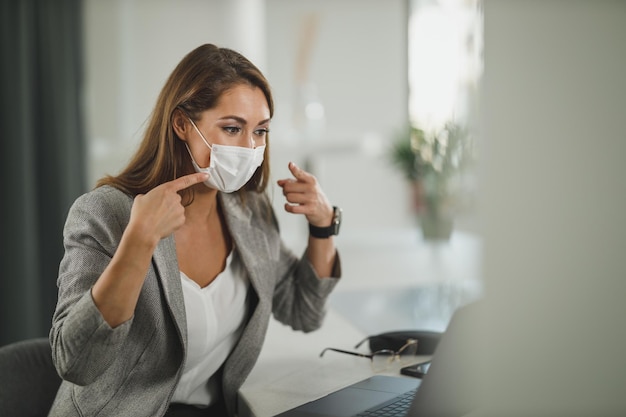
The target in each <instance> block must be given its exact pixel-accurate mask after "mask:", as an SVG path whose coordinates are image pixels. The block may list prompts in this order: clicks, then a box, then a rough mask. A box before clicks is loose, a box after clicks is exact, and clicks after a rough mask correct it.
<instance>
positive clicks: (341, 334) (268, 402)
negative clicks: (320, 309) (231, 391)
mask: <svg viewBox="0 0 626 417" xmlns="http://www.w3.org/2000/svg"><path fill="white" fill-rule="evenodd" d="M365 337H366V335H365V334H363V333H362V332H361V331H360V330H358V329H357V328H356V327H355V326H353V325H352V324H351V323H350V322H348V321H347V320H346V319H344V318H343V317H342V316H341V315H340V314H338V313H337V312H335V311H334V310H329V311H328V314H327V316H326V320H325V322H324V325H323V326H322V328H320V329H319V330H316V331H314V332H311V333H306V334H305V333H302V332H295V331H293V330H291V328H289V327H287V326H284V325H282V324H280V323H278V322H276V321H275V320H272V321H271V322H270V326H269V330H268V334H267V338H266V342H265V344H264V345H263V349H262V350H261V355H260V357H259V360H258V362H257V365H256V366H255V368H254V369H253V370H252V373H251V374H250V376H249V377H248V379H247V380H246V382H245V383H244V385H243V386H242V388H241V389H240V391H239V415H240V416H241V417H271V416H274V415H276V414H278V413H281V412H283V411H286V410H288V409H290V408H293V407H296V406H298V405H300V404H304V403H307V402H310V401H313V400H315V399H318V398H321V397H323V396H325V395H327V394H329V393H331V392H333V391H335V390H337V389H339V388H342V387H345V386H347V385H350V384H352V383H354V382H357V381H360V380H362V379H365V378H367V377H369V376H371V375H374V371H373V370H372V367H371V364H370V362H369V361H368V360H367V359H366V358H360V357H357V356H351V355H346V354H341V353H335V352H327V353H325V354H324V357H322V358H320V357H319V354H320V352H321V351H322V350H323V349H324V348H326V347H336V348H340V349H346V350H355V349H354V345H356V344H357V343H358V342H360V341H361V340H362V339H364V338H365ZM364 345H366V344H364ZM358 351H362V352H367V348H366V347H365V349H364V346H361V348H360V349H358ZM427 359H428V356H417V357H415V362H420V361H423V360H427ZM399 369H400V365H399V364H398V365H395V366H393V367H391V368H389V369H388V370H386V371H385V372H384V373H382V374H385V375H400V372H399ZM379 374H380V373H379ZM407 378H408V377H407Z"/></svg>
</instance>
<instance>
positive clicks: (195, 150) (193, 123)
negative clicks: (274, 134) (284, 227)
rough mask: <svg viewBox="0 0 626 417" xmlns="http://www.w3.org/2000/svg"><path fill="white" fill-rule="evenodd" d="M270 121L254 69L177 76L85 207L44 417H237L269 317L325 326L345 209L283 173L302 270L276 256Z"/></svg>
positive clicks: (194, 69) (70, 228) (67, 261)
mask: <svg viewBox="0 0 626 417" xmlns="http://www.w3.org/2000/svg"><path fill="white" fill-rule="evenodd" d="M272 115H273V101H272V96H271V93H270V88H269V86H268V83H267V81H266V79H265V78H264V77H263V75H262V74H261V73H260V71H259V70H258V69H257V68H256V67H255V66H254V65H253V64H252V63H250V62H249V61H248V60H247V59H246V58H244V57H243V56H241V55H240V54H238V53H236V52H234V51H232V50H229V49H224V48H218V47H216V46H214V45H202V46H200V47H198V48H197V49H195V50H193V51H191V52H190V53H189V54H188V55H187V56H185V57H184V58H183V60H182V61H181V62H180V63H179V64H178V66H177V67H176V68H175V69H174V71H173V73H172V74H171V75H170V77H169V79H168V80H167V82H166V84H165V86H164V87H163V90H162V91H161V94H160V96H159V98H158V101H157V103H156V106H155V109H154V111H153V114H152V116H151V119H150V121H149V124H148V126H147V129H146V133H145V136H144V138H143V141H142V143H141V145H140V147H139V149H138V150H137V152H136V154H135V155H134V157H133V158H132V159H131V161H130V163H129V164H128V166H127V167H126V168H125V169H124V170H123V171H122V172H121V173H120V174H119V175H117V176H109V177H105V178H103V179H101V180H100V181H99V182H98V184H97V187H96V188H95V189H94V190H92V191H91V192H89V193H87V194H85V195H83V196H81V197H79V198H78V199H77V200H76V202H75V203H74V205H73V206H72V208H71V209H70V212H69V214H68V218H67V222H66V225H65V230H64V245H65V255H64V257H63V259H62V261H61V264H60V268H59V278H58V287H59V298H58V303H57V308H56V311H55V314H54V317H53V324H52V329H51V331H50V342H51V344H52V350H53V359H54V362H55V365H56V367H57V370H58V372H59V374H60V375H61V376H62V378H63V380H64V381H63V383H62V385H61V388H60V389H59V392H58V394H57V397H56V400H55V402H54V405H53V407H52V410H51V413H50V415H51V416H63V417H68V416H96V415H97V416H133V417H136V416H150V417H154V416H163V415H166V416H176V415H231V416H232V415H235V414H236V412H237V410H236V396H237V391H238V389H239V387H240V386H241V385H242V383H243V382H244V380H245V379H246V377H247V375H248V373H249V372H250V370H251V369H252V367H253V366H254V363H255V361H256V359H257V357H258V354H259V351H260V349H261V346H262V344H263V340H264V337H265V332H266V329H267V325H268V321H269V318H270V314H273V315H274V316H275V317H276V318H277V319H278V320H280V321H281V322H284V323H286V324H289V325H290V326H291V327H293V328H294V329H296V330H302V331H311V330H314V329H316V328H318V327H319V326H320V325H321V322H322V319H323V316H324V305H325V302H326V299H327V296H328V294H329V293H330V291H331V290H332V288H333V287H334V285H335V284H336V282H337V279H336V278H338V277H339V276H340V266H339V258H338V255H337V252H336V249H335V246H334V243H333V239H332V234H336V232H337V227H338V223H337V220H336V218H337V209H334V208H333V207H331V205H330V204H329V202H328V200H327V198H326V197H325V196H324V194H323V192H322V190H321V189H320V188H319V186H318V184H317V181H316V179H315V178H314V177H313V176H312V175H311V174H309V173H307V172H305V171H303V170H301V169H300V168H298V167H297V166H296V165H294V164H293V163H290V164H289V169H290V171H291V173H292V174H293V178H288V179H282V180H279V181H278V185H279V186H280V187H281V188H282V191H283V195H284V196H285V198H286V203H285V210H286V211H288V212H290V213H296V214H302V215H304V216H305V217H306V219H307V221H308V222H309V227H310V230H311V235H310V237H309V241H308V247H307V249H306V251H305V253H304V255H303V257H302V258H301V259H299V258H298V257H296V256H294V254H293V253H292V252H291V251H290V250H289V249H287V248H286V247H285V246H284V245H283V243H282V241H281V240H280V237H279V232H278V225H277V222H276V218H275V215H274V213H273V210H272V208H271V204H270V202H269V200H268V198H267V196H266V194H265V189H266V186H267V182H268V178H269V163H268V160H267V156H268V154H269V152H268V147H269V138H268V132H269V124H270V120H271V118H272ZM331 224H332V227H329V225H331Z"/></svg>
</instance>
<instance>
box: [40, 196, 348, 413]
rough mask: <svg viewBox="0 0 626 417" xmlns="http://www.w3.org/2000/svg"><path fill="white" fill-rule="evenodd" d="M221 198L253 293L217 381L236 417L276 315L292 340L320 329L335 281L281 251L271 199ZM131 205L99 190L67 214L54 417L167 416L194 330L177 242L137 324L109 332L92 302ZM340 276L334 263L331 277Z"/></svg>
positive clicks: (54, 337) (155, 276)
mask: <svg viewBox="0 0 626 417" xmlns="http://www.w3.org/2000/svg"><path fill="white" fill-rule="evenodd" d="M219 196H220V203H221V204H222V207H223V209H224V213H225V218H226V222H227V224H228V227H229V230H230V233H231V235H232V238H233V240H234V242H235V245H236V247H237V250H238V251H239V253H240V255H241V259H242V261H243V264H244V266H245V268H246V270H247V273H248V277H249V279H250V283H251V289H252V290H251V291H250V294H249V297H248V302H249V303H250V310H249V311H250V315H249V319H248V322H247V325H246V326H245V329H244V331H243V334H242V336H241V339H240V341H239V343H238V344H237V345H236V347H235V348H234V350H233V351H232V353H231V354H230V356H229V357H228V359H227V360H226V362H225V363H224V365H223V367H222V369H221V371H220V372H221V373H222V376H221V378H222V391H223V396H224V399H225V402H226V407H227V410H228V412H229V414H230V415H236V413H237V410H236V405H237V401H236V400H237V391H238V390H239V388H240V387H241V385H242V384H243V382H244V380H245V379H246V377H247V376H248V374H249V372H250V371H251V369H252V367H253V366H254V363H255V361H256V359H257V357H258V355H259V352H260V350H261V346H262V345H263V340H264V338H265V333H266V330H267V326H268V322H269V318H270V314H272V313H273V314H274V316H275V317H276V318H277V319H278V320H279V321H281V322H283V323H285V324H288V325H290V326H291V327H293V328H294V329H295V330H302V331H305V332H307V331H311V330H315V329H317V328H318V327H319V326H320V325H321V323H322V320H323V317H324V312H325V303H326V299H327V297H328V295H329V293H330V292H331V290H332V289H333V287H334V286H335V284H336V283H337V280H336V279H334V278H330V279H320V278H319V277H318V276H317V275H316V273H315V271H314V270H313V269H312V267H311V265H310V263H309V262H308V261H307V260H306V258H304V257H303V258H298V257H297V256H295V255H294V254H293V253H292V252H291V251H290V250H289V249H287V248H286V247H285V246H284V245H283V243H282V241H281V239H280V237H279V232H278V225H277V222H276V218H275V216H274V212H273V211H272V208H271V205H270V203H269V202H268V199H267V197H265V196H264V195H260V194H256V193H248V194H247V195H246V199H245V201H244V202H243V203H242V201H241V200H240V198H239V197H238V196H237V195H232V194H219ZM132 203H133V200H132V198H131V197H129V196H128V195H126V194H124V193H122V192H121V191H119V190H116V189H114V188H112V187H100V188H97V189H95V190H93V191H91V192H89V193H87V194H84V195H83V196H81V197H79V198H78V199H77V200H76V201H75V203H74V204H73V206H72V207H71V209H70V211H69V214H68V217H67V221H66V224H65V229H64V246H65V255H64V257H63V259H62V261H61V264H60V267H59V276H58V287H59V295H58V302H57V307H56V311H55V313H54V316H53V322H52V328H51V330H50V343H51V345H52V356H53V360H54V363H55V366H56V368H57V371H58V372H59V374H60V375H61V377H62V378H63V380H64V381H63V383H62V384H61V387H60V389H59V391H58V394H57V396H56V399H55V402H54V404H53V406H52V410H51V411H50V414H49V416H59V417H61V416H62V417H73V416H115V417H120V416H133V417H139V416H146V417H148V416H149V417H155V416H162V415H163V414H164V413H165V411H166V410H167V407H168V404H169V401H170V398H171V397H172V394H173V392H174V389H175V387H176V384H177V381H178V379H179V377H180V374H181V371H182V368H183V363H184V361H185V355H186V348H187V325H186V320H185V307H184V299H183V293H182V288H181V282H180V271H179V267H178V261H177V258H176V248H175V244H174V238H173V236H169V237H167V238H165V239H163V240H161V242H160V243H159V245H158V246H157V248H156V250H155V252H154V254H153V257H152V265H151V266H150V269H149V270H148V274H147V275H146V278H145V282H144V285H143V288H142V290H141V294H140V297H139V301H138V302H137V307H136V309H135V313H134V316H133V317H132V318H131V319H130V320H128V321H127V322H125V323H123V324H121V325H119V326H117V327H115V328H111V327H110V326H109V325H108V324H107V323H106V322H105V321H104V319H103V318H102V316H101V314H100V312H99V310H98V309H97V308H96V306H95V305H94V302H93V299H92V297H91V291H90V289H91V287H92V286H93V285H94V283H95V281H96V280H97V279H98V277H99V276H100V274H101V273H102V271H103V270H104V269H105V268H106V266H107V265H108V263H109V262H110V261H111V257H112V256H113V254H114V253H115V250H116V248H117V246H118V244H119V242H120V239H121V237H122V233H123V232H124V229H125V227H126V226H127V224H128V221H129V217H130V210H131V207H132ZM198 256H200V255H198ZM337 259H338V258H337ZM340 274H341V272H340V265H339V261H338V260H337V262H336V264H335V267H334V271H333V274H332V276H333V277H339V276H340Z"/></svg>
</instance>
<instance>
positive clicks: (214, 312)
mask: <svg viewBox="0 0 626 417" xmlns="http://www.w3.org/2000/svg"><path fill="white" fill-rule="evenodd" d="M180 276H181V280H182V287H183V296H184V298H185V311H186V313H187V360H186V362H185V365H184V369H183V374H182V377H181V379H180V381H179V383H178V386H177V387H176V390H175V391H174V396H173V397H172V400H171V401H172V402H175V403H185V404H193V405H196V406H201V407H206V406H209V405H210V404H213V403H215V402H216V401H217V400H218V399H219V395H220V392H221V390H220V381H219V378H218V377H217V376H215V375H214V374H215V372H216V371H217V370H218V369H219V368H220V367H221V366H222V364H223V363H224V361H225V360H226V358H227V357H228V355H229V354H230V352H231V350H232V349H233V348H234V347H235V345H236V344H237V341H238V340H239V337H240V336H241V332H242V331H243V328H244V324H245V319H246V317H247V313H248V304H247V302H246V296H247V294H248V287H249V284H250V283H249V281H248V278H247V276H246V272H245V269H244V268H243V264H242V263H241V260H240V258H239V256H238V254H237V252H236V251H235V250H234V249H233V250H232V251H231V253H230V255H228V258H227V260H226V268H224V271H223V272H222V273H220V274H219V275H218V276H217V277H216V278H215V280H213V282H211V283H210V284H209V285H207V286H206V287H204V288H201V287H200V286H199V285H198V284H197V283H196V282H195V281H193V280H191V279H190V278H189V277H187V276H186V275H185V274H184V273H183V272H182V271H181V272H180Z"/></svg>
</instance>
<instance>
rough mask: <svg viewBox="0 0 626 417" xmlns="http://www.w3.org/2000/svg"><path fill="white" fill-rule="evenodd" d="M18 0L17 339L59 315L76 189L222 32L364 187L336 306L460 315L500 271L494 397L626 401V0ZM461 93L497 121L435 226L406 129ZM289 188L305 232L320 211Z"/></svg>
mask: <svg viewBox="0 0 626 417" xmlns="http://www.w3.org/2000/svg"><path fill="white" fill-rule="evenodd" d="M1 4H2V6H1V7H2V9H1V18H0V19H1V21H2V25H0V27H2V31H3V32H2V80H1V83H2V91H1V93H0V95H1V96H2V107H1V109H2V115H1V120H2V123H1V125H0V131H2V139H1V142H2V154H1V155H0V157H1V158H2V164H1V165H2V179H1V181H2V184H3V187H2V191H3V197H2V214H3V216H2V240H3V245H2V252H1V253H2V256H1V259H2V263H1V266H2V275H0V313H1V315H0V342H1V344H6V343H8V342H10V341H14V340H20V339H25V338H28V337H34V336H41V335H47V331H48V328H49V324H50V316H51V314H52V310H53V309H54V300H55V296H56V286H55V280H56V272H57V268H58V262H59V260H60V257H61V256H62V246H61V230H62V225H63V221H64V218H65V214H66V212H67V208H68V207H69V205H70V204H71V202H72V201H73V199H74V198H75V197H77V196H78V195H79V194H80V193H82V192H85V191H87V190H88V189H90V188H91V187H92V186H93V184H94V183H95V181H96V180H97V179H98V178H99V177H100V176H102V175H104V174H106V173H115V172H117V171H118V170H119V169H120V168H121V167H122V166H124V164H125V163H126V160H127V158H128V157H129V156H130V154H131V153H132V152H133V151H134V149H135V147H136V146H137V144H138V141H139V140H140V138H141V135H142V132H143V127H144V123H145V121H146V119H147V117H148V115H149V113H150V111H151V108H152V105H153V103H154V102H155V100H156V97H157V94H158V92H159V90H160V88H161V86H162V84H163V82H164V81H165V78H166V77H167V75H168V74H169V73H170V72H171V70H172V69H173V68H174V66H175V65H176V64H177V63H178V61H179V60H180V59H181V58H182V57H183V56H184V54H185V53H187V52H188V51H190V50H191V49H193V48H194V47H196V46H198V45H199V44H202V43H206V42H211V43H215V44H218V45H221V46H227V47H231V48H233V49H236V50H239V51H241V52H243V53H244V54H245V55H246V56H248V57H249V58H251V60H253V61H254V62H255V63H257V64H258V66H259V67H260V68H261V70H262V71H264V73H265V74H266V75H267V77H268V79H269V81H270V83H271V84H272V86H273V89H274V95H275V100H276V115H275V119H274V121H273V125H272V133H271V140H272V155H271V158H272V167H273V177H274V179H278V178H283V177H285V176H287V175H288V171H287V168H286V165H287V162H288V161H290V160H293V161H295V162H297V163H299V164H301V165H303V166H306V167H307V168H308V169H311V170H312V171H313V172H314V173H315V175H317V176H318V179H319V180H320V182H321V184H322V185H323V187H324V189H325V191H326V193H327V194H328V196H329V198H330V199H331V201H333V203H334V204H337V205H339V206H341V207H342V208H343V209H344V224H343V226H342V231H341V235H340V236H339V237H338V238H337V242H338V244H339V246H340V248H341V250H342V257H343V262H344V264H343V266H344V278H343V281H344V282H342V285H340V286H338V288H337V291H336V294H333V298H332V299H331V305H332V307H333V308H335V309H337V310H338V311H339V312H341V313H342V314H344V315H346V316H349V318H350V319H351V320H353V322H354V323H355V325H357V326H360V327H361V328H362V329H363V330H364V331H366V332H376V331H380V330H384V329H388V330H392V329H400V328H403V327H408V326H410V327H411V328H413V327H421V328H432V329H440V330H442V329H444V328H445V325H446V320H447V319H448V318H449V316H450V314H451V312H452V311H453V309H454V308H456V307H457V306H459V305H462V304H464V303H466V302H469V301H470V300H472V299H475V298H478V297H479V296H481V295H485V296H486V301H487V303H486V308H485V310H486V312H487V313H488V314H487V316H486V318H485V320H483V322H482V323H481V324H480V326H478V327H477V329H476V332H477V334H481V338H480V343H479V344H478V345H479V346H480V348H481V350H480V352H479V353H477V354H476V355H475V357H477V358H479V359H482V361H481V362H480V363H481V364H482V365H483V367H482V368H481V372H480V381H481V382H482V384H480V386H481V387H485V389H484V390H483V391H481V392H480V393H479V394H478V395H481V396H483V398H484V399H485V401H486V402H487V403H488V404H489V405H490V407H491V409H492V411H493V415H516V414H511V413H517V415H563V414H564V413H568V414H570V415H619V413H620V412H623V411H624V410H626V404H625V403H624V402H625V401H626V400H625V399H624V398H622V391H623V387H624V386H626V361H625V360H624V359H623V357H622V356H623V355H622V353H623V352H624V351H626V337H625V335H624V333H625V330H624V326H623V324H622V323H621V322H622V317H623V316H624V315H625V313H626V311H625V308H624V304H625V303H624V297H625V294H626V283H625V282H626V266H625V265H626V264H625V263H624V262H623V255H622V253H623V252H624V248H625V247H626V222H625V221H624V220H623V216H624V214H623V213H624V212H626V185H625V184H626V182H625V181H624V180H625V179H626V164H624V157H623V155H625V154H626V137H625V136H626V134H625V133H624V128H623V120H624V118H625V116H626V111H625V109H626V81H625V80H624V74H626V49H625V48H624V47H623V44H624V41H625V40H626V2H623V1H620V0H545V1H540V2H539V1H536V2H532V1H531V2H529V1H523V0H482V1H480V2H479V1H468V0H413V1H410V0H318V1H305V0H236V1H230V0H229V1H227V0H185V1H170V0H111V1H102V0H83V1H79V0H55V1H49V2H43V1H9V0H2V2H1ZM468 35H471V36H468ZM459 39H461V40H464V41H465V43H462V44H461V46H459V43H458V40H459ZM433 45H435V46H436V47H434V48H430V49H429V48H428V46H433ZM420 46H421V48H422V49H417V50H418V51H419V54H425V55H423V57H422V58H421V61H420V57H419V56H418V58H416V53H415V49H414V48H419V47H420ZM412 51H413V52H412ZM411 53H413V55H411ZM428 53H430V54H433V55H427V54H428ZM424 56H427V57H428V58H424ZM416 59H417V60H416ZM431 59H432V60H434V61H435V62H437V64H438V65H428V64H431V63H432V62H431ZM421 63H423V64H424V65H420V64H421ZM446 77H447V78H446ZM446 80H447V81H446ZM451 86H452V87H451ZM416 91H420V92H421V94H417V95H415V92H416ZM433 92H434V95H428V94H432V93H433ZM424 97H428V98H427V99H424ZM307 110H308V117H307ZM435 110H437V111H435ZM446 112H447V113H446ZM416 114H417V115H418V116H416ZM442 115H443V116H442ZM450 115H453V116H454V117H458V118H460V119H462V120H463V121H464V122H467V123H468V124H469V125H470V126H471V127H472V129H474V130H475V132H477V137H478V145H479V165H478V169H477V172H476V173H475V174H476V175H475V178H474V181H471V182H470V186H471V189H472V191H474V192H475V195H476V206H475V207H472V208H471V209H470V210H467V211H466V212H463V213H461V214H459V216H458V218H457V219H455V228H454V232H453V234H452V236H451V238H450V239H449V240H445V241H442V242H431V241H426V240H424V239H423V238H422V236H421V235H420V230H419V227H418V226H417V223H416V220H415V214H414V212H413V210H412V207H411V204H412V203H411V195H410V192H409V189H408V186H407V183H406V181H405V180H404V178H403V177H402V175H401V173H399V172H398V171H397V170H395V169H394V168H393V167H392V166H391V165H390V163H389V161H388V158H387V154H386V152H387V149H388V147H389V145H390V143H391V141H392V140H393V138H394V137H395V135H396V133H397V132H398V130H401V129H402V128H403V127H405V126H406V125H407V123H408V122H409V120H413V119H414V118H415V117H424V119H423V120H421V122H423V123H438V122H440V121H441V120H444V119H445V118H449V117H450ZM442 117H443V119H442ZM273 201H274V203H275V207H276V208H277V211H278V214H279V220H280V222H281V227H282V231H283V234H284V237H285V240H286V241H287V242H288V243H289V244H291V245H292V247H293V248H294V250H295V251H296V252H299V251H301V250H302V249H303V244H304V238H305V236H306V227H305V224H303V222H302V220H301V219H298V218H294V217H293V216H290V215H287V214H286V213H283V212H282V208H281V207H282V195H281V194H280V193H279V192H277V190H276V189H275V188H274V195H273ZM494 381H497V382H495V383H494ZM507 413H508V414H507Z"/></svg>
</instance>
